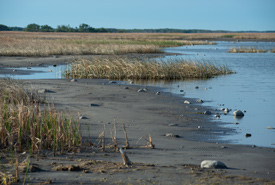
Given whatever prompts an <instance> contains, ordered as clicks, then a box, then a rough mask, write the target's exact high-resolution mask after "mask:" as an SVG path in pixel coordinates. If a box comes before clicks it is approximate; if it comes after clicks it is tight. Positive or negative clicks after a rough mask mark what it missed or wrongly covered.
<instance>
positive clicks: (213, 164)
mask: <svg viewBox="0 0 275 185" xmlns="http://www.w3.org/2000/svg"><path fill="white" fill-rule="evenodd" d="M201 168H227V166H226V165H225V164H224V163H223V162H221V161H216V160H204V161H202V162H201Z"/></svg>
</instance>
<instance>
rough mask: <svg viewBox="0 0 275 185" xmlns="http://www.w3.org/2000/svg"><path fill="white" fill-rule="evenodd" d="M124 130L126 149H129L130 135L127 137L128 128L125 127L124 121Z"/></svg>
mask: <svg viewBox="0 0 275 185" xmlns="http://www.w3.org/2000/svg"><path fill="white" fill-rule="evenodd" d="M123 131H124V134H125V139H126V141H125V148H126V149H129V148H130V145H129V141H128V137H127V132H126V129H125V124H124V123H123Z"/></svg>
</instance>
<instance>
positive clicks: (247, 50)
mask: <svg viewBox="0 0 275 185" xmlns="http://www.w3.org/2000/svg"><path fill="white" fill-rule="evenodd" d="M228 52H229V53H267V52H268V50H266V49H258V48H253V47H249V48H248V47H239V48H231V49H230V50H228Z"/></svg>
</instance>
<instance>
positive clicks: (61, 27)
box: [55, 25, 77, 32]
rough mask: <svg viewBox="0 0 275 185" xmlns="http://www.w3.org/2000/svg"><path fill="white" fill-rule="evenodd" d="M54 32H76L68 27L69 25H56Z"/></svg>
mask: <svg viewBox="0 0 275 185" xmlns="http://www.w3.org/2000/svg"><path fill="white" fill-rule="evenodd" d="M55 31H56V32H76V31H77V30H76V29H74V28H72V27H70V25H67V26H66V25H58V26H57V28H56V30H55Z"/></svg>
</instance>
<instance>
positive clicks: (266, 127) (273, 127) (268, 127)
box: [266, 127, 275, 129]
mask: <svg viewBox="0 0 275 185" xmlns="http://www.w3.org/2000/svg"><path fill="white" fill-rule="evenodd" d="M266 128H267V129H275V128H274V127H266Z"/></svg>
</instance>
